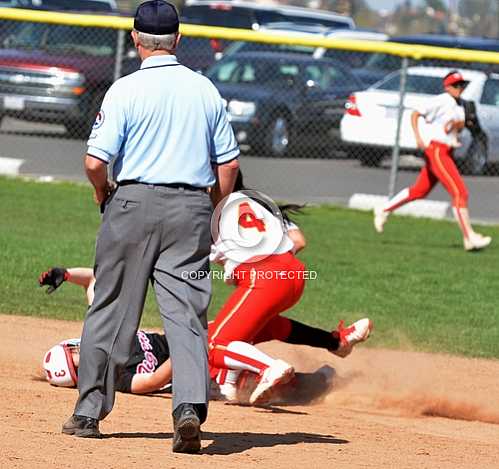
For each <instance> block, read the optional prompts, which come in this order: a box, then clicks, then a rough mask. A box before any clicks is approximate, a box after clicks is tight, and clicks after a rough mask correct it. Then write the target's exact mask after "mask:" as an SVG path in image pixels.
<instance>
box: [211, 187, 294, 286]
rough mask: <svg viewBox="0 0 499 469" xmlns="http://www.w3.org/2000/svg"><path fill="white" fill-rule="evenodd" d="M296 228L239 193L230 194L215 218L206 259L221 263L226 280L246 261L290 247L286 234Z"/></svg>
mask: <svg viewBox="0 0 499 469" xmlns="http://www.w3.org/2000/svg"><path fill="white" fill-rule="evenodd" d="M292 229H297V226H296V225H294V224H293V223H285V225H284V226H283V223H282V221H281V219H279V217H277V216H276V215H274V214H273V213H271V212H270V211H269V210H267V209H266V208H265V207H264V206H263V205H261V204H259V203H258V202H257V201H256V200H254V199H252V198H250V197H248V196H247V195H245V194H243V193H241V192H234V193H232V194H231V195H230V196H229V197H228V198H227V201H226V202H225V205H224V207H223V209H222V211H221V214H220V216H219V221H218V238H217V240H216V242H215V244H213V245H212V247H211V254H210V261H212V262H217V263H219V264H223V265H224V278H225V279H226V280H227V279H230V277H231V276H232V273H233V272H234V269H235V268H236V267H237V266H239V265H241V264H243V263H246V262H248V261H250V262H255V261H257V260H259V259H264V258H265V257H268V256H270V255H272V254H284V253H286V252H289V251H292V250H293V247H294V245H293V242H292V241H291V239H290V238H289V236H288V235H287V234H286V233H287V231H288V230H292Z"/></svg>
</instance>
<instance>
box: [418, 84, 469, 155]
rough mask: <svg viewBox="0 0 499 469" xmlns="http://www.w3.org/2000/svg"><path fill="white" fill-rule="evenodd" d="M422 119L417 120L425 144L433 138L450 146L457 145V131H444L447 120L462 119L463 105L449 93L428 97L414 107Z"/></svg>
mask: <svg viewBox="0 0 499 469" xmlns="http://www.w3.org/2000/svg"><path fill="white" fill-rule="evenodd" d="M416 111H418V112H419V113H420V114H421V115H422V116H423V117H424V121H422V120H420V122H419V131H420V134H421V138H422V139H423V142H424V143H425V145H426V146H428V145H429V144H430V142H431V141H432V140H435V141H437V142H440V143H444V144H445V145H449V146H450V147H457V146H459V140H458V131H457V130H453V131H452V132H450V133H446V132H445V126H446V125H447V124H448V123H449V121H451V120H453V121H464V107H463V106H460V105H459V104H458V103H457V102H456V100H455V99H454V98H453V97H452V96H451V95H450V94H449V93H442V94H439V95H437V96H435V97H433V98H428V100H426V101H425V103H424V104H423V103H422V104H421V105H419V106H417V107H416Z"/></svg>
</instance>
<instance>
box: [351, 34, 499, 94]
mask: <svg viewBox="0 0 499 469" xmlns="http://www.w3.org/2000/svg"><path fill="white" fill-rule="evenodd" d="M389 41H390V42H397V43H401V44H418V45H424V46H435V47H447V48H451V49H468V50H482V51H490V52H499V40H496V39H485V38H480V37H456V36H448V35H441V34H416V35H409V36H392V37H390V38H389ZM401 60H402V59H401V58H400V57H398V56H396V55H391V54H385V53H381V52H379V53H374V54H371V55H370V56H369V57H368V58H367V60H366V62H365V64H364V66H363V67H361V68H358V69H357V70H355V71H354V74H355V76H356V77H357V78H359V79H360V80H361V81H362V82H364V83H365V84H366V85H367V86H370V85H373V84H374V83H376V82H378V81H379V80H381V79H383V78H384V77H386V76H387V75H388V74H389V73H391V72H394V71H396V70H399V69H400V68H401V63H402V62H401ZM409 65H411V66H412V65H414V66H417V65H424V66H430V67H435V66H438V67H450V68H470V69H479V70H484V71H493V70H494V69H495V70H498V66H497V65H492V64H485V63H476V62H469V63H467V62H458V61H454V60H438V61H437V60H435V59H423V60H418V61H416V60H409Z"/></svg>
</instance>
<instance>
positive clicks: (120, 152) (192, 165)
mask: <svg viewBox="0 0 499 469" xmlns="http://www.w3.org/2000/svg"><path fill="white" fill-rule="evenodd" d="M88 154H89V155H92V156H94V157H96V158H99V159H100V160H102V161H104V162H106V163H110V162H111V161H113V160H114V165H113V179H114V180H115V181H118V182H119V181H124V180H132V179H133V180H136V181H141V182H145V183H149V184H169V183H184V184H190V185H192V186H197V187H209V186H212V185H213V184H214V183H215V176H214V174H213V171H212V168H211V164H212V163H215V164H222V163H226V162H228V161H230V160H232V159H234V158H237V157H238V155H239V147H238V145H237V142H236V139H235V137H234V132H233V131H232V127H231V126H230V124H229V121H228V119H227V114H226V112H225V108H224V105H223V102H222V99H221V97H220V94H219V93H218V90H217V89H216V88H215V86H214V85H213V83H211V81H210V80H208V79H207V78H206V77H204V76H202V75H200V74H198V73H196V72H193V71H192V70H190V69H188V68H187V67H184V66H183V65H180V64H179V63H178V62H177V59H176V57H175V56H173V55H160V56H152V57H148V58H147V59H145V60H144V61H143V62H142V66H141V68H140V70H138V71H136V72H135V73H132V74H131V75H128V76H125V77H123V78H120V79H119V80H118V81H116V82H115V83H114V84H113V85H112V86H111V87H110V88H109V90H108V91H107V93H106V96H105V97H104V101H103V102H102V108H101V110H100V112H99V114H98V115H97V119H96V121H95V124H94V126H93V129H92V133H91V134H90V137H89V139H88Z"/></svg>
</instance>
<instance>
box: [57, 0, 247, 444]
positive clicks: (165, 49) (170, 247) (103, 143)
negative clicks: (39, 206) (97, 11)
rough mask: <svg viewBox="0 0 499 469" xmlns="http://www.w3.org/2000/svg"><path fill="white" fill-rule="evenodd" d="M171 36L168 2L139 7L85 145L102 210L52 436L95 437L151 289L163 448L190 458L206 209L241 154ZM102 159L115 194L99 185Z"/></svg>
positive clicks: (229, 180)
mask: <svg viewBox="0 0 499 469" xmlns="http://www.w3.org/2000/svg"><path fill="white" fill-rule="evenodd" d="M178 28H179V19H178V14H177V11H176V10H175V7H174V6H173V5H172V4H170V3H168V2H166V1H163V0H151V1H147V2H144V3H142V4H141V5H140V6H139V7H138V8H137V12H136V14H135V21H134V30H133V31H132V38H133V41H134V44H135V47H136V48H137V51H138V54H139V56H140V57H141V59H142V65H141V68H140V70H138V71H137V72H135V73H133V74H131V75H129V76H126V77H123V78H121V79H119V80H118V81H117V82H115V83H114V84H113V85H112V86H111V87H110V88H109V90H108V92H107V93H106V96H105V97H104V101H103V103H102V108H101V110H100V112H99V114H98V115H97V119H96V121H95V124H94V126H93V129H92V133H91V135H90V137H89V140H88V153H87V155H86V156H85V170H86V173H87V176H88V179H89V180H90V182H91V183H92V184H93V186H94V188H95V200H96V202H97V203H98V204H101V205H102V206H103V207H105V209H104V215H103V219H102V225H101V228H100V232H99V234H98V237H97V243H96V258H95V268H94V270H95V277H96V284H95V299H94V302H93V304H92V306H91V307H90V309H89V311H88V313H87V316H86V318H85V323H84V327H83V334H82V341H81V358H80V368H79V376H78V378H79V379H78V389H79V399H78V401H77V403H76V407H75V410H74V414H73V415H72V417H71V418H70V419H69V420H68V421H67V422H66V423H65V424H64V425H63V427H62V432H63V433H66V434H70V435H75V436H80V437H94V438H95V437H97V438H98V437H100V436H101V434H100V432H99V420H101V419H103V418H105V417H106V415H107V414H108V413H109V412H110V411H111V409H112V407H113V404H114V396H115V389H116V378H117V371H118V369H119V368H120V367H121V366H123V365H124V364H125V363H126V361H127V359H128V355H129V352H130V350H131V349H132V343H133V340H134V337H135V333H136V331H137V329H138V327H139V323H140V318H141V314H142V309H143V306H144V301H145V297H146V292H147V287H148V283H149V281H150V282H151V284H152V286H153V288H154V291H155V294H156V300H157V303H158V305H159V310H160V314H161V318H162V321H163V326H164V330H165V334H166V337H167V340H168V345H169V348H170V353H171V359H172V365H173V376H174V384H173V406H172V408H173V423H174V430H175V434H174V438H173V451H174V452H187V453H193V452H197V451H199V450H200V447H201V442H200V426H201V424H202V423H203V422H204V421H205V420H206V416H207V405H208V387H209V374H208V365H207V345H206V340H207V339H206V329H207V319H206V310H207V308H208V304H209V302H210V298H211V281H210V278H209V276H208V275H207V272H208V270H209V263H208V255H209V251H210V244H211V235H210V217H211V214H212V202H213V203H214V204H216V203H217V202H218V201H219V200H220V199H221V198H223V197H225V196H226V195H228V194H229V193H230V192H231V191H232V188H233V185H234V181H235V177H236V175H237V172H238V168H239V163H238V159H237V158H238V156H239V148H238V145H237V143H236V140H235V138H234V133H233V131H232V129H231V127H230V124H229V122H228V119H227V115H226V112H225V108H224V105H223V102H222V99H221V97H220V95H219V93H218V91H217V90H216V88H215V87H214V86H213V84H212V83H211V82H210V81H209V80H208V79H207V78H205V77H203V76H202V75H199V74H198V73H195V72H193V71H192V70H190V69H188V68H186V67H184V66H182V65H180V64H179V63H178V62H177V59H176V57H175V55H174V54H175V48H176V46H177V44H178V42H179V39H180V34H179V32H178ZM111 162H112V163H113V171H112V172H113V178H112V179H113V180H114V181H115V182H116V184H117V188H116V190H113V187H114V184H113V183H111V182H109V181H108V172H107V165H108V164H109V163H111ZM210 188H211V189H210ZM210 194H211V199H212V200H210ZM186 272H188V274H186Z"/></svg>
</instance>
